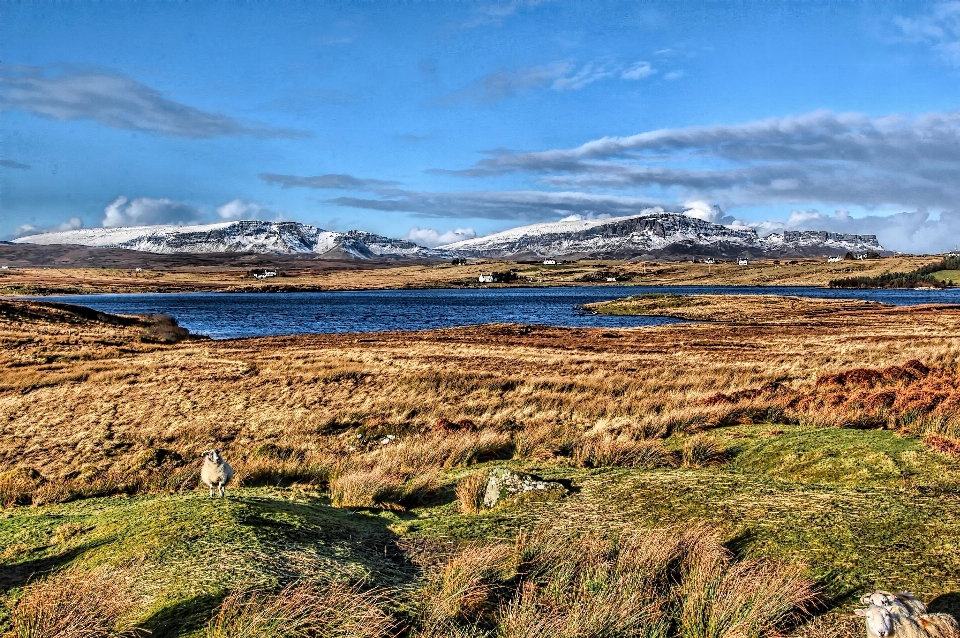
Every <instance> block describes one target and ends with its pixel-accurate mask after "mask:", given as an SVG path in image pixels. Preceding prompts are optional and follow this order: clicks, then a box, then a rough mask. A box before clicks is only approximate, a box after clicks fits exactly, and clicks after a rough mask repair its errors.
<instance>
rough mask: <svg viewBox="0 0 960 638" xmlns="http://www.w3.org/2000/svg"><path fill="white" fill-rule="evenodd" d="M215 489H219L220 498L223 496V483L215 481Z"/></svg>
mask: <svg viewBox="0 0 960 638" xmlns="http://www.w3.org/2000/svg"><path fill="white" fill-rule="evenodd" d="M217 489H219V490H220V498H223V494H224V491H223V483H217Z"/></svg>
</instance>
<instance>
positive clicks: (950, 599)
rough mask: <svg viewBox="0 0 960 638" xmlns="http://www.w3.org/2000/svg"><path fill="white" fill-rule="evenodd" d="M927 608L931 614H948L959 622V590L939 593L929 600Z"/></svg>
mask: <svg viewBox="0 0 960 638" xmlns="http://www.w3.org/2000/svg"><path fill="white" fill-rule="evenodd" d="M927 609H928V610H929V611H930V613H933V614H950V615H951V616H953V617H954V618H956V619H957V622H960V592H956V591H952V592H950V593H947V594H940V595H939V596H937V597H936V598H934V599H933V600H931V601H930V604H929V605H927Z"/></svg>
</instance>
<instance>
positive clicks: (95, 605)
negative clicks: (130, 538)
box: [7, 567, 142, 638]
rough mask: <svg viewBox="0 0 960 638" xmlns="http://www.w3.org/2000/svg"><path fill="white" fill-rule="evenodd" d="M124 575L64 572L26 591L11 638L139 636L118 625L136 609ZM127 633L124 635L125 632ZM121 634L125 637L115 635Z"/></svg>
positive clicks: (124, 572)
mask: <svg viewBox="0 0 960 638" xmlns="http://www.w3.org/2000/svg"><path fill="white" fill-rule="evenodd" d="M134 578H135V575H134V573H133V572H132V571H130V570H129V568H127V569H118V568H115V567H110V568H108V567H99V568H96V569H93V570H91V571H83V570H80V569H68V570H64V571H61V572H58V573H55V574H53V575H51V576H49V577H48V578H46V579H45V580H41V581H37V582H34V583H32V584H30V585H27V586H26V587H25V588H24V591H23V595H22V596H21V597H20V599H19V600H18V601H17V603H16V605H15V606H14V607H13V610H12V613H11V615H10V633H9V634H7V635H8V636H10V637H11V638H107V636H117V635H121V636H122V635H126V636H135V635H142V634H141V633H140V632H135V631H133V629H132V628H131V627H129V626H127V627H122V626H120V623H121V619H123V618H124V617H126V616H128V615H129V614H130V612H131V611H132V610H133V609H134V604H135V603H136V597H135V595H134V587H135V583H134V582H133V581H134ZM124 630H125V631H124ZM120 631H123V633H118V632H120Z"/></svg>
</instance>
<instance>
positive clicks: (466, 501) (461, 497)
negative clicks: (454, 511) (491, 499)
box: [456, 472, 489, 514]
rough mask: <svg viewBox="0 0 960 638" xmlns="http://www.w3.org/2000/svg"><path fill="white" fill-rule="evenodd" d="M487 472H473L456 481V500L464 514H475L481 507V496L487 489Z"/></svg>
mask: <svg viewBox="0 0 960 638" xmlns="http://www.w3.org/2000/svg"><path fill="white" fill-rule="evenodd" d="M488 480H489V474H488V473H487V472H473V473H472V474H468V475H467V476H466V477H465V478H463V479H461V480H460V482H459V483H457V490H456V494H457V502H458V503H459V504H460V511H461V512H463V513H464V514H477V513H479V512H480V511H481V510H482V509H483V497H484V495H485V493H486V490H487V482H488Z"/></svg>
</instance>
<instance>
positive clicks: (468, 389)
mask: <svg viewBox="0 0 960 638" xmlns="http://www.w3.org/2000/svg"><path fill="white" fill-rule="evenodd" d="M596 309H597V310H600V311H614V312H642V313H647V314H672V315H676V316H681V317H687V318H693V319H697V320H698V322H697V323H690V324H680V325H673V326H664V327H654V328H643V329H634V330H605V329H561V328H548V327H520V326H509V325H498V326H485V327H476V328H464V329H450V330H439V331H429V332H422V333H378V334H368V335H317V336H297V337H278V338H268V339H249V340H238V341H221V342H212V341H183V342H180V343H177V344H172V345H171V344H163V343H156V340H155V339H152V338H151V337H150V336H149V334H148V335H147V339H146V340H144V336H145V333H146V332H147V328H148V327H149V326H146V324H143V323H142V322H132V321H128V320H115V319H112V318H110V317H105V316H102V315H97V314H96V313H83V312H74V311H71V310H70V309H69V308H62V307H61V308H49V307H47V306H44V305H42V304H35V303H29V302H7V303H6V304H5V305H4V307H3V312H0V500H2V505H3V506H4V508H5V509H4V510H3V511H2V513H0V590H2V596H3V597H4V602H5V607H6V608H7V611H5V612H0V613H2V614H3V616H2V617H3V620H2V622H3V623H5V625H6V628H7V629H10V628H11V627H17V628H21V629H22V627H23V626H24V623H25V622H26V621H25V620H24V619H25V618H33V617H36V612H37V610H38V609H51V608H54V607H56V606H57V605H59V607H56V608H57V609H58V610H60V611H59V612H58V613H59V616H60V617H63V618H74V617H76V618H83V619H85V620H84V621H83V622H90V623H93V624H96V623H99V625H98V626H99V627H100V629H99V630H98V631H100V632H101V633H100V634H96V633H94V634H92V635H107V634H106V631H107V630H108V629H110V628H118V629H124V628H130V627H134V626H136V627H142V628H144V629H147V630H150V631H152V632H153V634H152V635H154V636H187V635H198V636H199V635H205V636H227V635H239V634H240V633H241V629H242V630H243V631H247V632H248V633H247V634H245V635H264V636H265V635H330V636H335V635H354V636H385V635H391V634H395V633H398V632H399V633H400V634H402V635H408V636H417V637H420V638H424V637H426V636H437V637H438V638H439V636H492V635H497V636H505V637H507V636H509V637H517V638H519V637H520V636H525V637H529V638H533V637H534V636H537V637H539V636H594V635H597V636H599V635H612V636H619V635H624V636H627V635H630V636H633V635H644V636H664V637H668V636H680V635H683V636H693V635H696V636H718V637H719V636H732V635H734V634H736V631H735V629H734V628H735V627H740V628H741V629H740V631H742V632H743V631H745V633H740V634H736V635H749V636H772V635H774V634H775V633H776V632H782V631H792V632H793V634H794V635H797V636H809V637H814V636H854V635H861V634H862V631H863V630H862V626H860V625H858V624H857V623H856V622H855V621H853V619H852V617H851V616H850V614H849V611H850V609H852V605H853V603H854V599H855V598H856V597H857V596H859V595H860V594H861V593H862V592H863V591H865V590H867V589H873V588H884V589H910V590H912V591H914V592H916V593H917V594H918V595H920V596H921V597H922V598H923V599H925V600H927V601H930V600H936V601H937V605H938V606H939V608H941V609H947V608H949V607H950V606H951V605H956V604H957V599H958V596H960V594H958V593H960V551H958V546H960V460H958V458H957V455H960V443H957V441H958V440H960V416H958V413H960V410H958V402H960V378H958V373H957V362H958V355H960V336H958V335H960V308H957V307H951V306H936V307H935V306H921V307H913V308H894V307H889V306H884V305H880V304H872V303H866V302H850V301H831V300H803V299H791V298H773V297H763V298H754V297H710V296H702V297H701V296H697V297H690V298H674V297H669V296H660V297H645V298H636V299H632V300H628V301H624V302H617V303H616V304H614V305H611V306H607V307H601V308H596ZM390 437H393V438H390ZM209 447H218V448H220V449H221V450H223V452H224V455H225V456H226V457H227V458H228V459H229V460H230V461H231V463H233V464H234V466H235V468H236V469H237V477H238V480H239V487H238V488H237V489H234V490H231V491H230V498H228V499H225V500H216V501H210V500H208V499H207V498H206V492H205V491H204V490H198V489H197V476H198V467H199V463H198V460H197V456H198V454H199V452H200V451H202V450H204V449H207V448H209ZM499 466H509V467H514V468H519V469H525V470H528V471H532V472H536V473H539V474H540V475H542V476H544V477H546V478H552V479H560V480H563V481H565V482H567V484H568V485H569V486H570V488H571V490H570V495H569V496H566V497H565V498H562V499H556V500H544V501H537V500H527V501H525V502H509V503H506V504H505V505H502V506H499V507H497V508H496V509H494V510H492V511H480V512H479V513H474V512H475V511H476V510H475V509H474V508H473V506H472V503H473V502H474V499H475V493H476V492H475V490H476V485H477V484H480V483H482V479H483V477H485V473H486V472H487V471H488V469H489V468H491V467H499ZM478 477H479V478H478ZM806 579H810V581H813V582H816V583H817V585H816V586H817V587H818V588H819V590H820V593H819V594H818V595H817V599H818V600H819V603H817V604H816V605H815V604H814V603H813V602H811V598H810V597H811V595H812V594H811V590H810V589H809V587H810V581H808V580H806ZM284 587H286V589H285V590H283V592H281V594H280V595H278V592H279V590H280V589H281V588H284ZM251 588H253V589H251ZM94 589H96V590H97V592H99V593H91V591H93V590H94ZM103 591H108V592H109V594H110V595H109V596H105V595H103V593H102V592H103ZM558 592H560V593H558ZM285 601H286V602H285ZM290 601H292V602H290ZM108 603H109V604H108ZM78 609H79V611H78ZM611 609H614V610H618V611H616V613H611V612H609V610H611ZM800 609H807V610H808V611H811V612H815V613H816V614H818V616H817V617H816V618H815V619H814V620H812V621H808V619H809V616H807V615H799V616H797V615H795V612H797V610H800ZM71 610H72V611H71ZM623 610H626V611H623ZM628 612H629V613H628ZM824 612H826V613H824ZM71 613H73V614H75V616H70V614H71ZM77 614H79V616H76V615H77ZM281 617H282V618H287V619H288V622H286V625H285V626H286V628H287V629H286V630H285V631H286V633H284V631H280V630H279V629H276V628H271V626H270V622H271V621H270V618H281ZM76 622H77V623H79V622H80V621H76ZM798 622H799V623H800V624H799V625H797V623H798ZM257 623H259V625H258V624H257ZM251 625H253V626H254V627H253V628H251ZM791 626H793V627H794V628H793V629H792V630H791V629H789V628H790V627H791ZM297 627H299V628H300V629H297V630H296V631H300V633H296V631H294V629H296V628H297ZM708 627H709V628H712V629H707V628H708ZM743 627H749V630H743ZM258 632H259V633H258ZM337 632H339V633H337ZM21 635H23V634H22V632H21ZM32 635H52V634H51V633H49V632H48V633H47V634H42V633H40V634H37V633H34V634H32Z"/></svg>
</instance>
